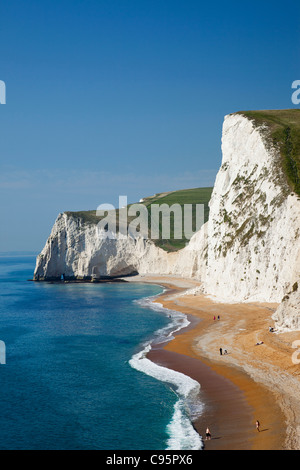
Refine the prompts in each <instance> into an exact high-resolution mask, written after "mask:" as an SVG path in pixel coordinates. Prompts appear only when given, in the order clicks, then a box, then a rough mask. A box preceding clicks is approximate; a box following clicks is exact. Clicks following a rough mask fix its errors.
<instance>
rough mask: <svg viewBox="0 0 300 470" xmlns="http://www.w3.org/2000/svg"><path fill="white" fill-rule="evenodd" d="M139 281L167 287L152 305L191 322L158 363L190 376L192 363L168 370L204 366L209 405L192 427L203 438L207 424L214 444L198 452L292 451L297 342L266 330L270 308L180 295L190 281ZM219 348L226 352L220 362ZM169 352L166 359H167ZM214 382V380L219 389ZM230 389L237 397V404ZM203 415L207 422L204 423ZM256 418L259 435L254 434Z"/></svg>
mask: <svg viewBox="0 0 300 470" xmlns="http://www.w3.org/2000/svg"><path fill="white" fill-rule="evenodd" d="M139 281H140V282H152V283H157V284H160V285H164V286H165V287H168V291H166V292H165V293H164V294H163V295H161V296H160V297H159V298H158V299H157V302H159V303H161V304H163V306H164V307H166V308H169V309H171V310H178V311H181V312H183V313H185V314H187V315H192V316H193V318H195V319H198V320H199V321H198V322H195V323H197V324H196V325H195V326H194V327H192V328H188V329H186V330H185V331H183V332H180V333H179V334H178V335H176V337H175V339H173V340H172V341H171V342H169V343H168V344H167V345H166V346H165V347H164V349H165V351H166V353H165V354H166V358H165V360H169V361H173V363H174V366H173V368H176V367H177V368H178V370H180V367H182V368H184V371H185V372H188V371H189V367H190V370H191V371H192V370H194V372H193V374H195V368H196V367H197V366H196V364H199V371H200V363H199V362H192V361H191V362H190V365H187V361H185V363H184V361H182V365H181V366H179V365H178V366H176V360H177V364H179V363H180V358H183V357H185V358H186V359H188V358H190V359H191V360H192V359H193V360H194V361H195V360H197V361H200V362H201V364H202V365H203V366H204V365H205V367H208V368H207V369H205V370H204V369H203V370H202V371H201V374H202V375H201V379H200V380H199V382H200V384H201V388H204V393H207V396H206V398H208V399H209V400H210V401H209V410H210V413H204V417H203V419H202V421H201V419H200V421H199V422H198V423H196V425H195V427H196V428H197V430H199V432H200V433H201V434H202V435H203V432H205V429H204V427H206V426H212V427H213V428H214V429H215V430H216V432H215V436H216V435H218V438H217V437H216V438H215V439H212V440H211V441H208V442H206V444H205V448H207V449H253V450H280V449H299V448H300V444H299V440H300V439H299V438H300V365H297V364H293V362H292V354H293V353H295V350H294V349H293V348H292V343H293V341H295V340H300V332H292V333H284V334H276V333H270V332H269V327H270V326H272V327H273V326H274V322H273V320H272V314H273V313H274V311H275V309H276V307H277V305H275V304H261V303H255V304H254V303H253V304H250V303H242V304H223V303H218V302H215V301H214V300H212V299H210V298H208V297H207V296H204V295H198V294H197V295H188V294H185V292H184V291H186V289H187V288H188V287H189V288H191V287H194V286H196V285H197V284H198V283H197V282H195V281H189V280H181V279H178V278H177V279H175V278H173V277H170V278H168V277H153V276H152V277H147V278H145V277H144V278H142V279H139ZM198 285H199V284H198ZM183 293H184V294H185V295H182V294H183ZM218 316H219V317H220V319H219V320H218ZM220 348H223V350H227V354H225V355H224V354H223V355H222V356H221V355H220V352H219V349H220ZM167 352H168V353H167ZM171 353H173V356H172V358H171V356H169V357H168V354H171ZM299 357H300V354H299ZM176 358H177V359H176ZM181 370H183V369H181ZM208 371H209V372H208ZM199 373H200V372H199ZM213 374H215V375H213ZM190 375H191V376H192V372H191V374H190ZM216 377H219V378H220V381H219V384H218V381H217V379H216ZM221 378H222V380H223V382H222V380H221ZM225 380H226V381H227V382H225ZM212 384H214V386H212ZM227 385H228V387H229V386H231V387H235V388H231V389H229V388H228V387H227ZM235 390H238V391H239V392H240V394H243V397H244V398H245V401H244V403H243V401H242V398H241V397H240V396H238V394H237V393H236V392H235ZM212 410H214V412H212ZM208 417H210V419H211V423H213V424H210V423H209V422H207V420H208ZM204 419H205V420H206V421H205V423H204ZM257 419H258V420H259V421H260V423H261V427H260V430H261V432H257V431H256V429H255V422H256V420H257ZM198 428H201V429H198ZM211 431H212V434H213V436H214V431H213V430H212V429H211Z"/></svg>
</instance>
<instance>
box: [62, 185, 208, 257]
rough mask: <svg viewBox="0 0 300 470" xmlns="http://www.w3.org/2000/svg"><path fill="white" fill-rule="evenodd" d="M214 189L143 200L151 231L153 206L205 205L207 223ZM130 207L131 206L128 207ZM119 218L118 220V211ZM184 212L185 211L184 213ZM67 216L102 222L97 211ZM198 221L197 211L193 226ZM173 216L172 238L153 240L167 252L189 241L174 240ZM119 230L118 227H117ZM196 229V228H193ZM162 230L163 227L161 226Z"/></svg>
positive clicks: (171, 193) (164, 195) (129, 219)
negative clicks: (209, 204)
mask: <svg viewBox="0 0 300 470" xmlns="http://www.w3.org/2000/svg"><path fill="white" fill-rule="evenodd" d="M212 190H213V188H194V189H185V190H180V191H172V192H168V193H160V194H156V195H155V196H152V197H147V198H144V199H143V202H142V204H143V205H145V206H146V207H147V210H148V214H149V217H148V220H149V229H150V231H151V217H150V213H151V205H152V204H159V205H162V204H167V205H168V206H170V207H171V206H172V205H173V204H179V205H180V206H181V207H182V208H183V206H184V204H193V205H194V207H193V209H195V206H196V204H203V205H204V220H205V222H207V220H208V216H209V207H208V203H209V201H210V198H211V194H212ZM128 207H130V206H128ZM116 212H117V218H118V211H116ZM182 212H183V211H182ZM66 214H67V215H69V216H73V217H75V218H78V219H81V220H82V222H83V223H85V224H98V223H99V221H100V220H101V218H100V217H97V215H96V211H84V212H66ZM132 219H133V218H130V217H128V223H130V222H131V221H132ZM195 220H196V211H195V210H193V224H194V225H195ZM172 222H173V215H172V213H171V237H170V238H169V239H167V240H164V239H162V238H161V237H160V239H159V240H153V241H154V243H155V244H156V245H157V246H159V247H160V248H162V249H164V250H165V251H168V252H170V251H178V250H180V249H182V248H184V247H185V245H186V243H187V242H188V240H187V239H186V238H182V239H180V240H178V239H175V238H174V230H173V229H174V227H173V223H172ZM117 229H118V226H117ZM193 229H194V228H193ZM160 230H161V226H160Z"/></svg>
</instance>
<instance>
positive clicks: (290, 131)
mask: <svg viewBox="0 0 300 470" xmlns="http://www.w3.org/2000/svg"><path fill="white" fill-rule="evenodd" d="M235 114H241V115H243V116H245V117H247V118H248V119H250V120H251V121H253V122H254V124H255V126H257V127H262V129H263V130H264V133H265V136H266V138H267V139H268V140H269V142H270V143H271V144H273V145H274V147H275V148H279V150H280V155H281V157H282V159H281V164H282V169H283V171H284V174H285V175H286V178H287V182H288V184H289V187H290V188H291V190H292V191H294V192H295V193H297V194H298V195H299V196H300V109H280V110H262V111H240V112H238V113H235Z"/></svg>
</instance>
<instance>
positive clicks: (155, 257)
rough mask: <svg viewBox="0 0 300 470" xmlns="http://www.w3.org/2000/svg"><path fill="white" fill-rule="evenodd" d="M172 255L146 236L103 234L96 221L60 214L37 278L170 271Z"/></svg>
mask: <svg viewBox="0 0 300 470" xmlns="http://www.w3.org/2000/svg"><path fill="white" fill-rule="evenodd" d="M172 270H173V266H172V255H170V256H169V255H168V253H166V252H165V251H163V250H161V249H160V248H157V247H156V246H155V245H154V244H153V243H152V242H151V241H149V240H144V239H143V238H137V239H133V238H132V237H126V238H125V237H124V236H121V235H118V234H115V236H114V238H104V237H103V232H102V233H99V231H98V227H97V225H95V224H89V223H83V221H82V219H81V218H78V217H76V216H74V215H68V214H60V215H59V217H58V219H57V220H56V222H55V224H54V227H53V229H52V232H51V235H50V237H49V239H48V241H47V243H46V246H45V248H44V249H43V251H42V253H41V254H40V255H39V256H38V258H37V264H36V269H35V273H34V279H35V280H40V281H49V280H60V279H62V278H63V279H65V280H73V279H76V280H97V279H101V278H105V277H121V276H127V275H132V274H135V273H138V272H139V273H146V272H147V273H149V272H151V273H153V274H155V273H160V272H165V273H171V272H172Z"/></svg>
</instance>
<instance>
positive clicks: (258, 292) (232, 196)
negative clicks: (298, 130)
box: [185, 114, 300, 302]
mask: <svg viewBox="0 0 300 470" xmlns="http://www.w3.org/2000/svg"><path fill="white" fill-rule="evenodd" d="M222 151H223V161H222V166H221V169H220V171H219V173H218V175H217V179H216V183H215V188H214V192H213V195H212V199H211V202H210V218H209V221H208V223H207V226H206V227H205V228H203V229H202V231H204V230H205V232H206V237H204V234H203V233H201V232H200V233H198V234H196V235H195V236H194V240H192V241H191V244H190V246H189V247H188V248H186V250H185V251H186V252H188V251H190V250H192V251H193V252H194V255H195V259H196V260H197V261H196V262H195V264H194V268H193V275H194V276H196V277H199V278H201V279H202V281H203V284H204V286H205V290H206V292H208V293H211V294H213V295H214V296H216V297H218V298H219V299H222V300H226V301H245V300H246V301H272V302H280V301H281V299H282V298H283V296H284V294H285V293H286V292H287V290H289V289H290V288H291V286H292V285H293V284H294V283H295V282H296V281H297V279H299V267H300V262H299V261H300V198H299V196H297V195H295V194H292V193H291V190H290V189H289V187H288V185H287V180H286V177H285V174H284V172H283V170H282V164H281V155H280V152H279V150H278V149H276V148H274V146H272V144H271V143H270V141H269V140H268V130H267V129H266V128H257V127H256V126H255V124H254V123H253V122H252V121H251V120H249V119H248V118H246V117H244V116H243V115H240V114H234V115H230V116H227V117H226V118H225V121H224V126H223V137H222ZM200 245H201V246H202V247H203V248H202V252H201V253H197V247H198V246H199V247H200ZM192 257H193V256H192ZM204 263H205V266H204ZM204 268H205V269H204Z"/></svg>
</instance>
